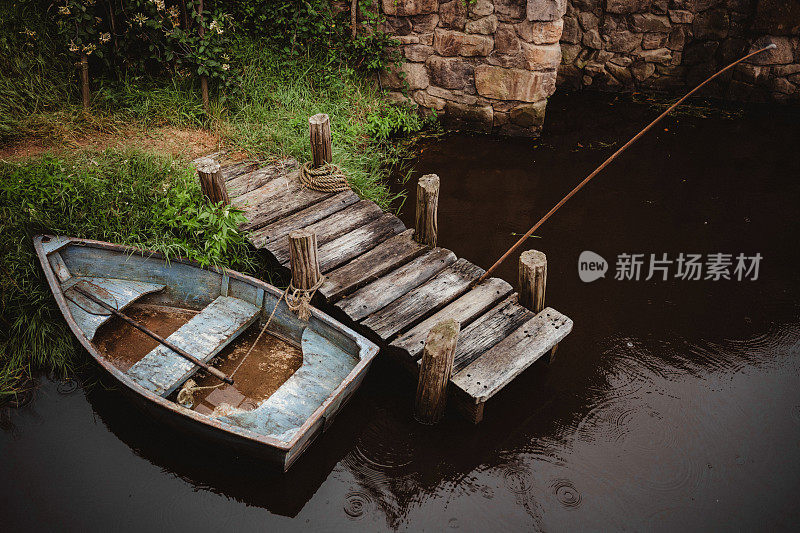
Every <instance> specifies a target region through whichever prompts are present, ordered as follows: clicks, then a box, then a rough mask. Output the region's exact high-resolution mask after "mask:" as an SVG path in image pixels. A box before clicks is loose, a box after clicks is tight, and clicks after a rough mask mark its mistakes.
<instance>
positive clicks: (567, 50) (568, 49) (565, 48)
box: [561, 44, 581, 68]
mask: <svg viewBox="0 0 800 533" xmlns="http://www.w3.org/2000/svg"><path fill="white" fill-rule="evenodd" d="M580 52H581V45H579V44H562V45H561V64H562V66H561V68H564V65H565V64H570V63H572V62H573V61H575V59H577V57H578V54H579V53H580Z"/></svg>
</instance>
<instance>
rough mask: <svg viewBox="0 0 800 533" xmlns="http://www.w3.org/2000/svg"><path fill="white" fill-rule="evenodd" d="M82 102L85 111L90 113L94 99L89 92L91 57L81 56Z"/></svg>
mask: <svg viewBox="0 0 800 533" xmlns="http://www.w3.org/2000/svg"><path fill="white" fill-rule="evenodd" d="M80 65H81V100H82V101H83V110H84V111H88V110H89V106H91V103H92V98H91V92H90V91H89V56H87V55H86V54H81V62H80Z"/></svg>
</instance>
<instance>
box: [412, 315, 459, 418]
mask: <svg viewBox="0 0 800 533" xmlns="http://www.w3.org/2000/svg"><path fill="white" fill-rule="evenodd" d="M460 330H461V326H460V325H459V323H458V322H457V321H456V320H454V319H452V318H450V319H447V320H443V321H441V322H439V323H438V324H436V325H435V326H433V328H431V330H430V332H428V339H427V340H426V341H425V349H424V350H423V352H422V365H421V367H420V370H419V381H418V382H417V398H416V401H415V403H414V417H415V418H416V419H417V420H418V421H419V422H421V423H423V424H435V423H436V422H438V421H439V420H441V419H442V416H444V408H445V406H446V405H447V385H448V383H449V382H450V374H452V372H453V358H454V357H455V353H456V344H457V343H458V334H459V332H460Z"/></svg>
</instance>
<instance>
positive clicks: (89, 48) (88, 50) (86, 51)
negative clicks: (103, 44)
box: [83, 44, 97, 56]
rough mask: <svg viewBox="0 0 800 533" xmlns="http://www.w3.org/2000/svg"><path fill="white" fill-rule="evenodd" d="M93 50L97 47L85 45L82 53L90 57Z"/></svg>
mask: <svg viewBox="0 0 800 533" xmlns="http://www.w3.org/2000/svg"><path fill="white" fill-rule="evenodd" d="M95 49H97V47H96V46H95V45H93V44H87V45H86V46H84V47H83V53H84V54H86V55H87V56H88V55H91V54H92V52H94V51H95Z"/></svg>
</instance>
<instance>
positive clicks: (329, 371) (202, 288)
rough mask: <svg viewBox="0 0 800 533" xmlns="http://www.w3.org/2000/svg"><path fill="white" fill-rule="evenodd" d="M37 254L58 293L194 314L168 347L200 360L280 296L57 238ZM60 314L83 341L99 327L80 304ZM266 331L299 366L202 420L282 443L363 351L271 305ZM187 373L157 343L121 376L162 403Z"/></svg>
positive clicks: (316, 322) (262, 315) (185, 365)
mask: <svg viewBox="0 0 800 533" xmlns="http://www.w3.org/2000/svg"><path fill="white" fill-rule="evenodd" d="M44 246H45V248H44V249H45V251H46V252H48V260H49V262H50V266H51V267H52V268H53V271H54V272H55V273H56V276H57V278H58V279H59V281H60V282H61V285H62V289H68V288H69V287H71V286H73V285H75V284H76V283H77V282H79V281H88V282H90V284H91V285H90V286H91V287H97V291H99V293H102V294H104V295H105V296H104V298H105V299H107V300H108V299H111V300H112V301H113V304H114V305H115V306H116V307H117V308H119V309H123V308H124V307H126V306H128V305H130V304H132V303H134V302H136V301H137V300H138V299H139V298H141V297H142V296H144V295H148V302H149V303H150V304H154V305H163V306H170V307H177V308H185V309H192V310H196V311H200V312H199V313H198V314H197V315H196V316H194V318H192V319H191V320H190V321H189V322H188V323H186V324H184V325H183V326H181V327H180V329H178V330H177V331H175V332H174V333H173V334H171V335H170V336H169V337H168V340H170V341H171V342H174V343H175V344H177V345H179V346H180V347H181V348H183V349H185V350H186V351H188V352H189V353H192V354H193V355H195V356H196V357H198V358H200V359H203V360H205V361H209V360H211V359H213V357H214V356H215V355H216V354H217V353H219V351H220V350H221V349H222V348H223V347H224V346H225V345H227V344H229V343H231V342H233V341H234V340H235V339H236V338H237V337H238V336H239V335H240V334H241V333H242V332H243V331H244V330H245V329H247V328H248V327H250V326H251V325H254V324H257V325H258V326H259V327H260V326H263V324H264V323H265V321H266V319H267V317H268V316H269V315H270V313H272V311H273V309H274V307H275V304H276V302H277V301H278V299H279V297H280V292H279V291H277V289H272V290H264V289H263V288H261V287H258V286H256V285H254V284H252V283H249V282H247V281H245V280H239V279H235V278H231V277H229V276H227V275H224V274H222V273H219V272H214V271H210V270H204V269H201V268H198V267H196V266H194V265H189V264H185V263H182V262H177V261H172V262H167V261H165V260H164V259H161V258H158V257H152V256H142V255H138V254H133V255H131V254H128V253H125V252H122V251H119V250H113V249H106V248H102V247H94V246H88V245H83V244H75V243H68V242H61V241H60V240H59V239H58V238H56V239H51V240H50V241H48V242H47V243H44ZM83 286H85V285H82V287H83ZM68 307H69V310H70V312H71V313H72V316H73V318H74V320H75V322H76V323H77V324H78V326H79V327H80V328H81V329H82V330H83V332H84V333H85V335H86V337H87V338H88V339H89V340H91V339H93V337H94V335H95V333H96V332H97V330H98V328H99V327H100V326H101V325H102V324H103V323H105V322H106V321H107V320H108V319H109V316H108V315H100V314H93V313H91V312H88V311H87V310H85V309H84V308H83V307H86V306H83V307H82V306H80V305H76V304H75V303H74V302H72V301H70V300H69V299H68ZM253 327H256V326H253ZM268 333H274V334H275V335H277V336H279V337H280V338H282V339H286V340H288V341H289V342H292V343H294V344H295V345H296V346H300V347H301V348H302V365H301V366H300V368H299V369H297V370H296V371H295V372H294V373H293V374H292V375H291V376H290V377H289V379H288V380H287V381H285V382H284V383H283V384H282V385H280V387H279V388H278V389H277V390H276V391H275V392H274V393H273V394H272V395H270V396H269V397H268V398H266V399H264V400H263V401H261V402H260V404H258V405H255V407H254V408H251V409H247V410H245V409H239V408H235V409H231V410H228V411H227V412H225V413H224V414H223V413H221V412H220V413H217V414H215V413H210V414H208V415H203V416H210V417H213V418H217V419H218V420H220V421H222V422H224V423H227V424H230V425H232V426H237V427H240V428H244V429H247V430H249V431H252V432H254V433H257V434H259V435H264V436H270V437H273V438H276V439H278V440H281V441H285V442H288V441H290V440H291V439H292V438H294V437H295V436H296V435H297V433H298V431H299V430H300V427H301V426H302V425H303V423H305V422H306V421H307V420H308V418H309V416H311V415H312V413H314V412H315V411H316V410H317V409H318V408H319V407H320V406H321V405H323V403H325V402H326V401H327V400H329V399H331V398H332V395H333V394H334V392H335V391H336V389H337V388H339V387H340V386H341V385H342V383H343V381H344V380H345V378H346V377H347V376H348V375H349V374H350V373H351V371H352V370H353V368H354V367H355V366H356V365H357V364H358V363H359V361H360V359H361V357H363V351H364V346H365V345H364V344H363V343H359V342H356V340H355V339H354V334H352V332H349V331H348V332H344V331H341V330H339V329H337V328H335V327H333V326H332V325H331V324H328V323H326V322H324V321H322V320H320V319H318V318H316V317H312V318H311V320H310V321H309V322H305V321H301V320H299V319H298V318H297V317H296V316H295V315H294V314H293V313H292V312H291V311H290V310H289V309H288V307H287V306H286V303H285V302H281V303H280V305H278V308H277V310H276V311H275V314H274V317H273V318H272V321H271V322H270V326H269V330H268ZM197 370H198V367H196V366H195V365H193V364H192V363H190V362H188V361H186V360H185V359H183V358H182V357H180V356H179V355H177V354H176V353H174V352H172V351H171V350H169V349H168V348H166V347H164V346H161V345H159V346H158V347H157V348H155V349H154V350H152V351H151V352H150V353H148V354H147V355H146V356H145V357H144V358H143V359H142V360H140V361H139V362H138V363H136V364H135V365H134V366H133V367H131V368H130V369H129V370H128V371H127V376H128V377H130V378H131V379H132V380H133V381H134V382H136V383H138V384H139V385H141V386H143V387H144V388H146V389H147V390H150V391H152V392H154V393H156V394H160V395H162V396H165V397H166V396H168V395H169V394H170V393H172V392H173V391H175V390H176V389H177V388H179V387H180V386H181V385H182V384H183V383H184V382H185V381H186V380H187V379H188V378H190V377H191V376H192V375H193V374H194V373H195V372H196V371H197ZM329 403H331V404H336V402H335V401H331V402H329ZM336 406H337V407H338V404H337V405H336Z"/></svg>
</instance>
